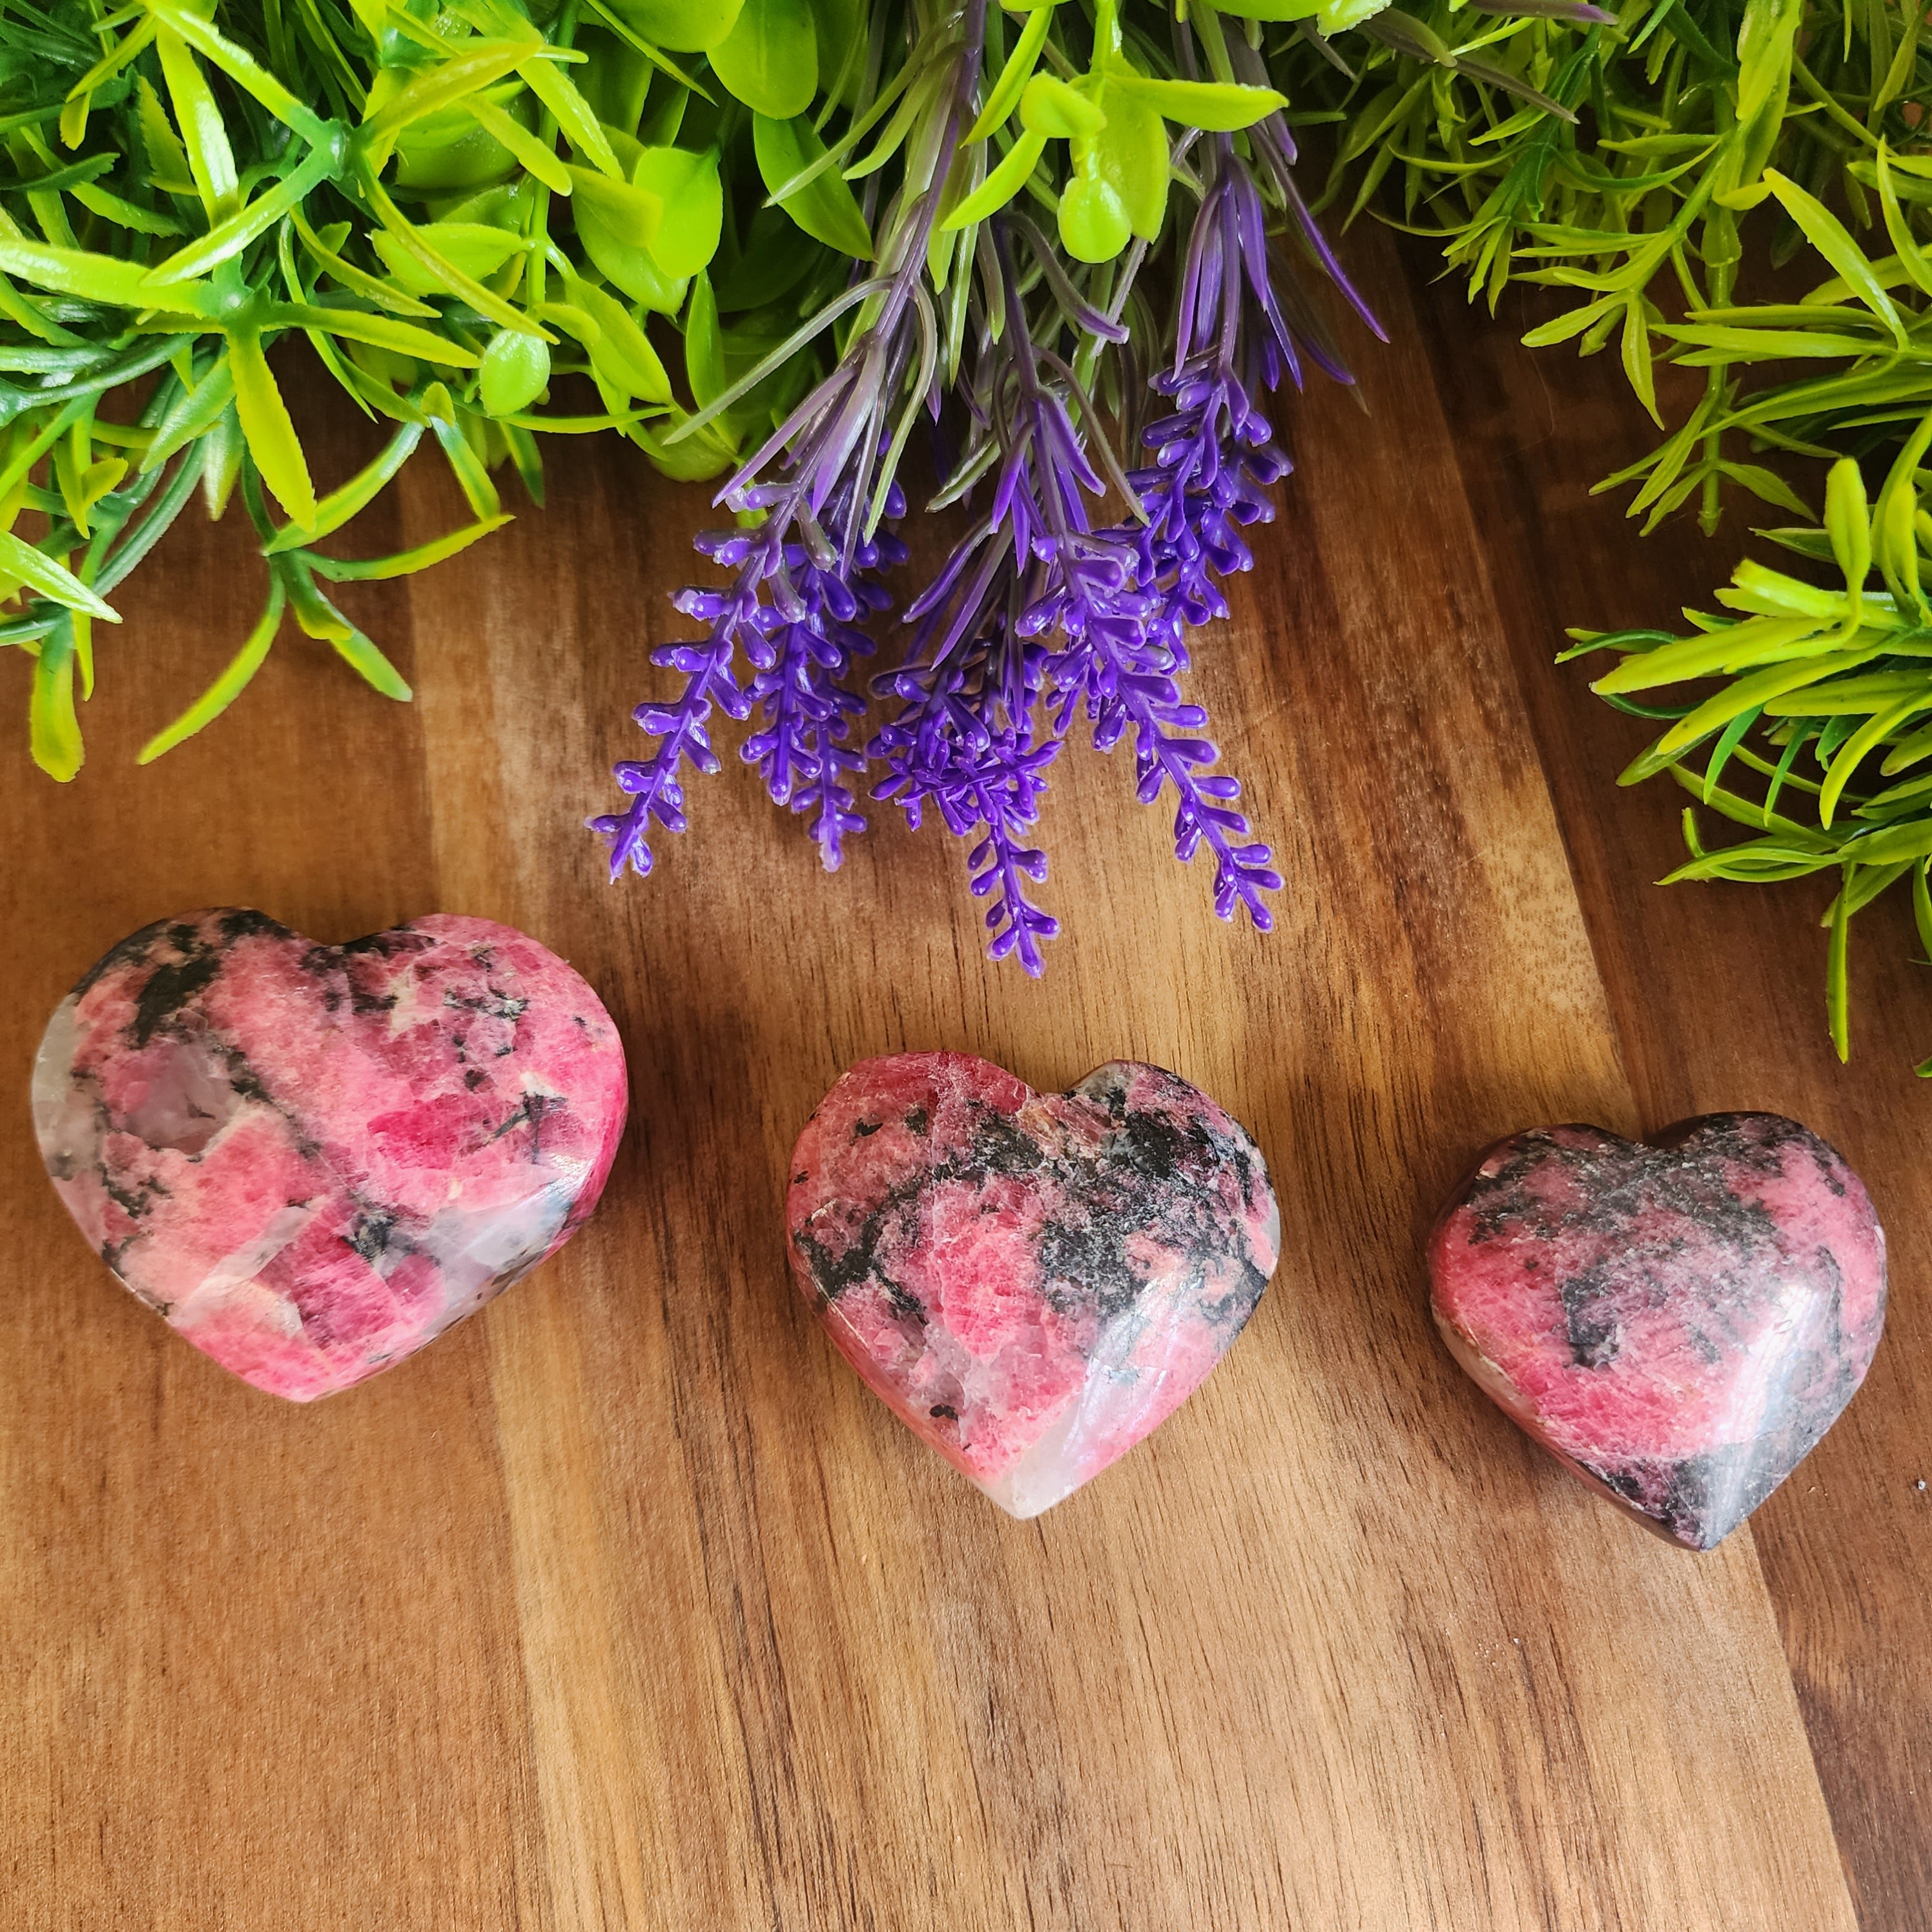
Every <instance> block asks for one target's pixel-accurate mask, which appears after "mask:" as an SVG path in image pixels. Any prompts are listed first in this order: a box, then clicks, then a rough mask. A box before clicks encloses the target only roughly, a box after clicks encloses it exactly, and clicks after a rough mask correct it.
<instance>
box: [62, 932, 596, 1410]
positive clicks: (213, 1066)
mask: <svg viewBox="0 0 1932 1932" xmlns="http://www.w3.org/2000/svg"><path fill="white" fill-rule="evenodd" d="M624 1114H625V1076H624V1053H623V1049H622V1046H621V1045H620V1043H619V1040H618V1038H617V1031H616V1028H615V1027H614V1026H613V1025H612V1024H611V1022H610V1015H609V1014H608V1013H606V1012H605V1011H604V1008H603V1007H602V1006H601V1004H599V1002H598V998H597V996H596V995H595V993H593V992H592V991H591V990H590V989H589V986H586V984H585V983H584V982H583V980H582V979H581V978H580V977H578V975H577V974H576V973H574V972H573V971H571V968H570V967H569V966H568V965H566V964H565V962H563V961H562V960H561V959H558V958H557V956H556V954H555V953H551V952H550V951H549V950H547V949H546V948H545V947H541V946H539V945H538V944H537V942H536V941H535V940H533V939H531V938H528V937H527V936H526V935H524V934H523V933H520V932H516V931H514V929H511V927H508V926H496V925H494V924H493V923H492V922H490V921H489V920H487V919H459V918H454V917H449V916H443V915H442V914H437V915H436V916H433V917H431V918H428V919H416V920H413V921H412V922H410V924H409V925H407V926H396V927H394V928H392V929H391V930H389V932H378V933H374V934H371V935H370V937H368V938H366V939H358V940H354V941H351V942H350V944H348V945H347V946H317V945H316V944H314V943H313V942H312V941H309V940H307V939H304V938H301V937H300V936H299V935H297V934H296V933H293V932H290V931H289V929H287V927H286V926H279V925H278V924H277V923H276V922H275V920H273V919H269V918H267V917H266V916H264V915H263V914H262V913H258V912H249V911H243V910H235V909H233V908H223V909H219V910H214V911H208V912H193V913H184V915H183V916H181V917H180V918H179V919H165V920H162V921H160V922H158V923H157V924H156V925H154V926H147V927H144V928H143V929H142V930H141V931H140V932H137V933H135V934H133V935H132V936H131V937H130V938H127V939H124V940H123V941H121V944H119V945H118V946H117V947H115V948H114V950H113V952H111V953H109V954H108V955H107V957H106V958H105V959H102V960H101V962H99V963H98V965H95V967H94V968H92V971H89V974H87V977H86V978H85V979H83V980H82V981H81V983H80V985H79V986H77V987H76V988H75V989H74V991H73V992H71V993H70V994H69V995H68V997H67V998H66V999H65V1000H64V1001H62V1003H61V1005H60V1007H59V1009H58V1010H57V1011H56V1012H55V1015H54V1016H53V1018H52V1020H51V1021H50V1022H49V1023H48V1025H47V1030H46V1036H45V1037H44V1038H43V1040H42V1041H41V1043H40V1056H39V1058H38V1059H37V1061H36V1062H35V1064H34V1127H35V1129H36V1130H37V1133H38V1135H39V1137H40V1155H41V1158H42V1159H43V1160H45V1162H46V1166H47V1172H48V1173H49V1174H50V1175H52V1177H53V1181H54V1185H55V1187H56V1188H57V1189H58V1191H59V1193H60V1196H61V1199H62V1200H63V1201H65V1202H66V1203H67V1205H68V1211H70V1212H71V1214H73V1216H74V1219H75V1220H77V1222H79V1223H80V1227H81V1231H82V1232H83V1233H84V1234H85V1235H86V1236H87V1238H88V1240H89V1241H90V1242H91V1243H92V1244H93V1245H94V1247H95V1249H96V1250H98V1252H99V1253H100V1254H101V1257H102V1258H103V1259H104V1260H105V1261H106V1262H107V1264H108V1265H109V1266H110V1268H113V1270H114V1271H115V1274H118V1276H119V1277H121V1280H122V1281H123V1282H124V1283H126V1284H127V1286H128V1287H129V1288H130V1289H132V1290H133V1292H134V1293H135V1294H136V1295H138V1296H139V1298H140V1299H141V1300H142V1301H145V1303H146V1304H148V1307H151V1308H153V1309H154V1310H157V1312H158V1313H160V1314H161V1315H163V1316H165V1317H166V1319H167V1320H168V1322H169V1323H170V1324H171V1325H172V1326H173V1327H174V1328H176V1329H178V1330H179V1331H180V1332H181V1334H183V1335H184V1336H186V1337H187V1339H188V1340H190V1342H192V1343H193V1344H194V1345H195V1346H196V1348H198V1349H201V1350H202V1352H204V1353H205V1354H207V1355H211V1356H213V1357H214V1359H215V1361H217V1362H219V1363H220V1364H221V1365H222V1367H224V1368H226V1369H232V1370H233V1371H234V1372H235V1373H236V1374H237V1375H238V1376H242V1377H243V1378H244V1379H245V1380H247V1381H248V1382H253V1383H254V1385H255V1386H256V1387H257V1388H261V1389H266V1390H267V1391H269V1392H270V1393H271V1394H275V1395H281V1396H287V1397H291V1398H292V1399H293V1400H296V1401H298V1402H306V1401H308V1400H311V1398H313V1397H316V1396H320V1395H329V1394H333V1393H334V1392H335V1391H336V1390H338V1389H344V1388H349V1387H350V1385H352V1384H353V1383H356V1382H361V1381H362V1380H364V1379H365V1378H366V1377H368V1376H372V1375H374V1374H375V1373H377V1370H380V1369H384V1368H387V1367H389V1366H390V1365H391V1364H393V1363H395V1362H398V1361H401V1360H402V1358H404V1356H406V1355H410V1354H413V1352H415V1351H416V1349H420V1348H421V1347H422V1346H423V1345H424V1344H425V1343H426V1342H429V1341H431V1340H434V1338H435V1337H437V1336H438V1335H440V1334H442V1333H443V1331H444V1330H445V1329H446V1328H449V1326H450V1325H451V1324H452V1322H459V1321H460V1320H461V1319H463V1316H466V1315H467V1314H469V1313H471V1312H472V1310H475V1309H477V1308H480V1307H481V1306H482V1305H483V1304H484V1302H486V1301H488V1300H489V1299H490V1297H491V1296H492V1295H495V1294H496V1293H497V1292H499V1290H501V1289H504V1288H506V1287H508V1285H509V1284H510V1283H511V1282H513V1281H514V1280H516V1279H517V1277H519V1276H520V1275H522V1274H525V1273H526V1272H527V1271H529V1269H531V1268H534V1267H535V1265H536V1264H537V1263H538V1262H540V1261H541V1260H542V1259H544V1256H546V1255H548V1254H551V1253H554V1252H555V1251H556V1250H557V1249H558V1248H559V1247H562V1244H564V1243H565V1241H568V1239H569V1238H570V1237H571V1235H572V1234H574V1232H576V1230H577V1228H578V1227H579V1226H580V1225H581V1223H583V1220H584V1219H585V1218H586V1217H587V1216H588V1215H589V1212H590V1211H591V1209H592V1208H593V1207H594V1206H595V1205H596V1201H597V1197H598V1194H599V1193H601V1190H602V1189H603V1186H604V1177H605V1175H607V1173H608V1172H610V1160H611V1157H612V1156H613V1154H615V1152H616V1147H617V1142H618V1140H619V1138H620V1137H621V1136H622V1133H623V1129H624Z"/></svg>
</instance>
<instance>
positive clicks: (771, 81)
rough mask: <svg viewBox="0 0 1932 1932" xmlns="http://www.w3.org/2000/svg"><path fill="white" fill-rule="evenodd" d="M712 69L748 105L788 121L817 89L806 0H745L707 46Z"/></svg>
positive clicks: (814, 43)
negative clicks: (725, 28)
mask: <svg viewBox="0 0 1932 1932" xmlns="http://www.w3.org/2000/svg"><path fill="white" fill-rule="evenodd" d="M711 66H712V72H714V73H715V74H716V75H717V77H718V79H719V80H721V81H722V82H723V83H724V85H725V86H727V88H729V89H730V91H731V92H733V94H734V95H736V96H737V97H738V98H739V100H740V101H742V102H743V103H744V104H745V106H746V107H749V108H751V109H752V110H754V112H756V113H760V114H765V115H769V116H770V117H771V118H772V119H773V120H774V121H789V120H790V118H791V117H792V116H793V115H794V114H802V113H804V112H805V110H806V109H807V108H808V107H810V106H811V100H812V96H813V95H815V94H816V93H817V92H818V34H817V29H816V28H814V26H812V23H811V7H810V5H808V0H745V5H744V10H743V11H742V12H741V13H739V16H738V23H737V25H736V26H734V27H733V28H732V29H731V31H730V34H728V35H727V37H725V38H724V40H721V41H720V42H719V43H718V45H717V46H715V47H713V48H712V50H711Z"/></svg>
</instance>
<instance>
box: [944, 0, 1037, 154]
mask: <svg viewBox="0 0 1932 1932" xmlns="http://www.w3.org/2000/svg"><path fill="white" fill-rule="evenodd" d="M1052 25H1053V9H1052V7H1050V6H1049V7H1035V8H1034V10H1033V11H1032V12H1031V13H1029V14H1028V16H1027V23H1026V26H1025V27H1024V28H1022V30H1021V33H1020V37H1019V40H1016V42H1015V43H1013V52H1011V53H1010V55H1008V56H1007V64H1006V65H1005V66H1004V67H1003V68H1001V70H1000V77H999V79H998V80H996V81H995V82H994V83H993V86H992V92H990V93H989V95H987V96H986V106H985V107H983V108H982V109H981V110H980V118H979V119H978V120H977V121H974V123H973V125H972V126H971V128H969V129H968V130H967V134H966V139H965V144H964V145H966V146H968V147H971V145H973V143H974V142H976V141H983V140H984V139H986V136H988V135H989V134H990V133H992V131H993V130H994V129H995V127H998V125H999V124H1000V123H1001V121H1004V120H1005V119H1006V118H1007V115H1010V113H1012V112H1013V109H1014V107H1015V106H1016V104H1017V103H1018V102H1019V98H1020V95H1021V94H1022V92H1024V91H1025V87H1026V84H1027V83H1028V81H1029V80H1031V79H1032V78H1033V71H1034V68H1035V67H1036V66H1037V65H1038V63H1039V61H1040V49H1041V48H1042V47H1043V46H1046V36H1047V34H1048V31H1049V29H1050V28H1052Z"/></svg>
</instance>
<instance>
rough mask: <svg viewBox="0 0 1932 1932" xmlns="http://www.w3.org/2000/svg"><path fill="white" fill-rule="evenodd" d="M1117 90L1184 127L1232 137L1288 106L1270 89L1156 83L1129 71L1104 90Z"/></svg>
mask: <svg viewBox="0 0 1932 1932" xmlns="http://www.w3.org/2000/svg"><path fill="white" fill-rule="evenodd" d="M1115 89H1119V90H1120V92H1122V93H1123V94H1126V95H1130V96H1131V97H1133V98H1135V99H1136V100H1139V101H1144V102H1145V103H1146V104H1147V105H1148V107H1151V108H1152V109H1154V111H1155V113H1157V114H1160V115H1162V116H1163V117H1164V118H1166V119H1167V120H1169V121H1179V122H1180V123H1181V125H1182V126H1183V127H1201V128H1205V129H1206V130H1208V132H1210V133H1235V132H1236V131H1237V130H1239V129H1241V128H1243V127H1253V125H1254V124H1255V123H1256V121H1265V120H1266V119H1267V118H1268V116H1269V115H1271V114H1274V113H1279V112H1280V110H1281V109H1283V108H1284V107H1286V106H1287V105H1288V100H1287V97H1286V95H1280V94H1277V92H1275V91H1274V89H1273V88H1271V87H1244V86H1238V85H1237V84H1235V83H1232V82H1222V81H1207V80H1152V79H1151V78H1149V77H1148V76H1146V75H1145V74H1134V73H1132V72H1128V73H1124V74H1111V75H1109V77H1108V81H1107V91H1108V92H1109V93H1110V94H1111V93H1112V92H1114V91H1115Z"/></svg>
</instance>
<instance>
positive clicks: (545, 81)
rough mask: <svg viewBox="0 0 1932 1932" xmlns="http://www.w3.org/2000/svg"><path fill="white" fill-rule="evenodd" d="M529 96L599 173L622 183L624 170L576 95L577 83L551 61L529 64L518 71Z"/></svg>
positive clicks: (584, 103) (593, 118)
mask: <svg viewBox="0 0 1932 1932" xmlns="http://www.w3.org/2000/svg"><path fill="white" fill-rule="evenodd" d="M517 75H518V77H520V79H521V80H522V81H523V84H524V85H525V86H526V87H527V88H529V90H530V92H532V94H534V95H535V96H536V98H538V100H539V101H541V102H542V103H543V104H544V106H545V107H547V108H548V109H549V110H550V113H552V114H553V115H555V116H556V124H557V125H558V126H559V127H561V128H562V130H563V132H564V135H565V139H568V142H570V145H571V146H572V147H573V148H575V149H576V150H577V152H578V153H579V154H581V155H583V157H584V158H585V159H586V160H588V161H589V163H590V165H591V166H592V167H594V168H595V169H596V170H597V171H598V173H600V174H603V175H609V176H610V177H611V178H612V179H613V180H616V181H622V179H623V178H624V170H623V169H622V167H620V166H619V165H618V162H617V157H616V155H615V154H613V153H612V152H611V150H610V141H609V139H607V136H605V134H604V130H603V129H602V127H600V126H599V125H598V120H597V116H596V115H595V114H593V113H592V112H591V111H590V104H589V101H586V100H585V99H584V98H583V95H581V94H580V93H579V92H577V83H575V82H574V81H573V80H571V77H569V75H568V74H565V72H564V71H563V69H562V68H560V67H559V66H558V65H557V64H556V62H555V61H554V60H553V59H549V58H545V59H542V60H528V61H525V62H523V63H522V64H521V65H520V66H519V67H518V68H517Z"/></svg>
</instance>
